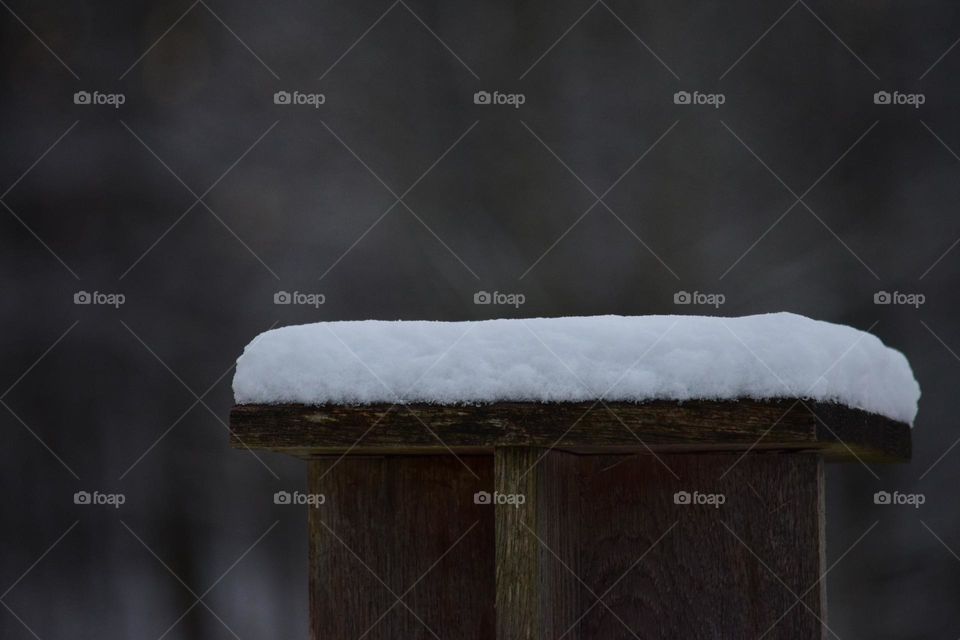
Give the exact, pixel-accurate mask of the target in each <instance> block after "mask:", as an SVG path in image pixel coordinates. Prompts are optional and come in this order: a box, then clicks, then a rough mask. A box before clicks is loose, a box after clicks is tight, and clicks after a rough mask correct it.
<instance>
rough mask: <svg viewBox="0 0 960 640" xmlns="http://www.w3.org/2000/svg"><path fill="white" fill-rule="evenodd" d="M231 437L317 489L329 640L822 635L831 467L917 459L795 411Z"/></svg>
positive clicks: (502, 407)
mask: <svg viewBox="0 0 960 640" xmlns="http://www.w3.org/2000/svg"><path fill="white" fill-rule="evenodd" d="M424 424H427V425H429V429H424V428H423V425H424ZM371 425H373V426H372V427H371ZM231 428H232V433H231V442H232V444H233V445H234V446H236V447H255V448H262V449H268V450H272V451H282V452H286V453H290V454H293V455H297V456H300V457H303V458H306V459H307V460H308V461H309V490H310V492H312V493H322V494H324V497H325V502H324V504H323V505H322V506H320V507H318V508H310V510H309V526H310V556H309V562H310V587H309V588H310V621H311V622H310V624H311V637H312V638H314V639H320V638H323V639H324V640H357V639H358V638H370V639H376V640H387V639H389V640H393V639H396V640H407V639H409V638H418V639H419V638H467V639H471V640H472V639H476V640H480V639H484V640H490V639H492V638H496V639H497V640H558V639H561V638H563V639H567V640H606V639H608V638H634V637H636V638H647V637H658V638H678V639H679V638H682V639H688V638H692V639H708V638H710V639H712V638H741V637H753V638H757V637H763V638H765V639H776V638H783V639H790V640H793V639H805V640H813V639H817V640H822V639H823V638H825V637H826V636H827V635H828V626H827V624H828V620H827V617H826V606H825V587H824V583H823V581H822V575H823V571H824V550H825V541H824V531H825V521H824V511H823V500H824V475H823V462H824V461H825V460H826V461H839V462H842V461H849V460H853V459H859V460H858V462H890V461H902V460H906V459H909V457H910V429H909V426H908V425H905V424H901V423H898V422H895V421H892V420H888V419H886V418H883V417H880V416H876V415H872V414H868V413H865V412H863V411H859V410H856V409H850V408H848V407H842V406H838V405H829V404H818V403H804V402H800V401H791V400H785V401H770V402H755V401H748V400H744V401H740V402H689V403H685V404H682V405H678V404H677V403H665V402H651V403H646V404H639V405H638V404H616V403H611V404H610V406H609V408H607V407H602V408H591V406H590V405H584V404H582V403H576V404H556V405H549V404H538V403H498V404H495V405H485V406H478V407H459V406H458V407H454V406H435V405H416V406H409V407H405V408H404V409H403V410H395V408H394V407H386V406H373V407H370V406H366V407H341V406H331V407H304V406H297V405H287V406H262V407H261V406H239V407H235V408H234V410H233V412H232V413H231Z"/></svg>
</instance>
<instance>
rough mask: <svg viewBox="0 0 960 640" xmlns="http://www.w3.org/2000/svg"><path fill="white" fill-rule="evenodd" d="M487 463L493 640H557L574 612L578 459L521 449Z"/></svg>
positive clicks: (499, 452) (501, 451)
mask: <svg viewBox="0 0 960 640" xmlns="http://www.w3.org/2000/svg"><path fill="white" fill-rule="evenodd" d="M494 458H495V471H494V477H495V486H496V491H497V493H496V494H495V497H494V502H497V498H499V503H497V504H495V509H496V536H497V538H496V541H497V545H496V563H497V596H496V603H497V605H496V610H497V635H496V637H497V640H547V639H550V640H552V639H554V638H558V637H560V636H561V635H562V634H564V632H566V631H567V630H568V629H570V626H571V624H573V623H574V622H575V617H576V616H577V614H578V612H579V608H580V599H579V595H580V585H579V583H578V581H577V577H576V572H577V571H578V570H579V566H578V557H579V552H580V542H579V533H580V528H579V522H580V518H579V511H578V508H579V503H580V500H579V486H580V484H579V465H580V462H579V459H578V457H577V456H574V455H571V454H567V453H562V452H559V451H548V450H541V449H533V448H528V447H498V448H497V449H496V451H495V453H494ZM521 499H522V503H521ZM566 637H567V638H570V640H578V638H579V634H578V633H577V632H576V630H574V631H572V632H571V633H569V634H567V635H566Z"/></svg>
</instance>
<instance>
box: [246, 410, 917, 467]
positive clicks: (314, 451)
mask: <svg viewBox="0 0 960 640" xmlns="http://www.w3.org/2000/svg"><path fill="white" fill-rule="evenodd" d="M230 426H231V434H230V439H231V444H232V445H233V446H235V447H238V448H243V447H249V448H252V449H268V450H271V451H280V452H285V453H289V454H292V455H300V456H311V455H318V454H320V455H323V454H337V453H344V452H349V453H351V454H371V453H373V454H390V453H396V454H418V453H419V454H440V453H449V451H450V450H452V451H455V452H457V453H461V454H468V453H492V452H493V448H494V447H498V446H529V447H551V448H555V449H558V450H562V451H570V452H574V453H610V452H624V453H627V452H645V451H649V450H648V447H649V449H652V450H654V451H657V452H669V451H683V452H690V451H698V452H701V451H743V450H746V449H753V450H756V451H763V450H793V451H816V452H819V453H820V454H822V455H823V456H824V457H825V458H826V459H827V460H852V459H855V458H860V459H861V460H863V461H866V462H896V461H903V460H909V459H910V455H911V442H910V428H909V426H908V425H906V424H904V423H900V422H896V421H894V420H890V419H888V418H885V417H882V416H878V415H875V414H871V413H867V412H865V411H861V410H859V409H851V408H849V407H845V406H842V405H836V404H828V403H816V402H808V401H804V402H800V401H798V400H790V399H787V400H771V401H754V400H741V401H736V402H733V401H726V402H725V401H691V402H684V403H677V402H667V401H657V402H647V403H642V404H634V403H623V402H617V403H613V402H611V403H605V404H604V403H590V402H587V403H551V404H544V403H521V402H501V403H495V404H488V405H477V406H452V405H425V404H414V405H393V406H389V405H367V406H339V405H338V406H316V407H311V406H305V405H238V406H235V407H234V408H233V410H232V411H231V413H230Z"/></svg>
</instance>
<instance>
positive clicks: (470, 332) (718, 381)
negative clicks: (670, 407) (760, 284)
mask: <svg viewBox="0 0 960 640" xmlns="http://www.w3.org/2000/svg"><path fill="white" fill-rule="evenodd" d="M233 391H234V396H235V399H236V402H237V403H238V404H253V403H263V404H278V403H288V402H289V403H303V404H326V403H333V404H370V403H381V402H385V403H407V402H432V403H450V404H463V403H486V402H496V401H501V400H518V401H520V400H528V401H542V402H557V401H584V400H595V399H598V398H603V399H605V400H608V401H644V400H653V399H671V400H693V399H737V398H754V399H763V398H782V397H801V398H809V399H813V400H821V401H832V402H838V403H841V404H845V405H848V406H851V407H857V408H860V409H864V410H866V411H869V412H872V413H878V414H881V415H884V416H887V417H889V418H892V419H894V420H899V421H902V422H907V423H910V424H912V423H913V419H914V417H915V416H916V413H917V399H918V398H919V397H920V387H919V385H918V384H917V381H916V380H915V379H914V377H913V372H912V371H911V370H910V365H909V363H908V362H907V359H906V358H905V357H904V356H903V354H902V353H900V352H899V351H896V350H894V349H890V348H888V347H885V346H884V345H883V343H882V342H881V341H880V340H879V339H878V338H877V337H875V336H873V335H871V334H869V333H865V332H863V331H859V330H857V329H853V328H851V327H847V326H843V325H836V324H831V323H829V322H820V321H817V320H811V319H810V318H806V317H804V316H799V315H795V314H792V313H772V314H767V315H756V316H745V317H742V318H720V317H704V316H636V317H622V316H595V317H585V318H531V319H521V320H484V321H478V322H432V321H396V322H389V321H378V320H365V321H351V322H320V323H316V324H308V325H300V326H292V327H284V328H281V329H274V330H272V331H267V332H266V333H263V334H261V335H260V336H258V337H257V338H256V339H255V340H254V341H253V342H251V343H250V344H249V345H248V346H247V348H246V349H245V350H244V352H243V355H242V356H240V358H239V359H238V360H237V371H236V375H235V376H234V379H233Z"/></svg>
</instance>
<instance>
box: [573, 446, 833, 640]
mask: <svg viewBox="0 0 960 640" xmlns="http://www.w3.org/2000/svg"><path fill="white" fill-rule="evenodd" d="M739 457H740V456H738V455H733V454H709V455H701V454H698V455H661V456H660V460H659V461H658V459H657V458H656V457H654V456H651V455H641V456H629V457H622V456H621V457H613V456H596V457H589V458H584V459H583V461H584V462H583V464H584V468H583V474H582V477H583V487H582V492H583V500H582V503H581V509H582V523H583V529H582V532H581V557H580V570H581V578H582V579H583V580H584V582H585V583H586V584H587V585H588V586H589V587H590V588H591V589H593V591H594V592H596V593H597V594H598V595H601V596H603V598H602V600H603V604H596V602H597V600H596V598H594V597H592V596H591V595H588V593H586V592H583V593H582V594H581V595H582V603H583V611H584V612H585V613H584V615H583V619H582V622H581V639H582V640H601V639H604V640H605V639H608V638H631V637H635V636H636V637H640V638H678V639H679V638H683V639H691V638H692V639H697V638H703V639H708V638H709V639H713V638H757V637H760V636H761V635H763V634H766V635H763V637H764V638H765V639H769V640H773V639H777V638H783V639H789V640H796V639H813V638H818V639H819V638H824V637H826V629H825V628H824V627H823V626H822V625H821V622H820V620H818V619H817V616H819V618H820V619H822V620H826V613H825V606H824V599H823V592H824V587H823V584H822V583H820V584H817V580H819V578H820V575H821V573H822V571H823V569H824V567H823V564H824V562H823V548H824V541H823V472H822V462H821V461H820V459H819V458H818V457H817V456H815V455H811V454H759V453H758V454H749V455H747V456H744V457H743V458H742V459H741V460H740V461H739V462H737V460H738V458H739ZM735 463H736V464H735ZM731 467H732V468H731ZM673 474H676V476H677V477H674V475H673ZM682 491H685V492H687V494H689V495H690V504H682V502H684V500H683V498H681V499H680V502H681V504H677V502H676V500H675V498H674V495H675V494H676V493H677V492H682ZM694 492H697V493H696V494H695V493H694ZM714 495H723V496H724V500H725V501H724V503H723V504H722V505H720V506H719V507H715V506H714V505H711V504H696V502H697V500H698V498H699V499H700V500H709V499H711V498H707V496H714ZM671 527H672V528H671ZM764 565H766V566H764ZM781 580H782V582H783V583H782V584H781V582H780V581H781ZM815 584H816V586H814V585H815ZM784 585H786V586H784ZM811 587H812V588H811ZM788 588H789V589H790V590H792V591H793V592H794V593H796V594H797V595H798V596H799V595H801V594H804V592H807V593H806V594H805V595H804V596H803V598H802V599H803V602H804V603H805V604H806V605H807V606H808V607H809V608H810V610H807V609H806V608H805V607H804V606H803V605H801V604H796V605H795V606H793V607H792V608H791V606H792V605H794V603H795V602H796V598H795V597H794V596H793V595H792V594H791V592H790V591H789V590H788ZM808 589H809V591H808ZM591 607H592V608H591ZM608 607H609V609H608ZM811 611H812V613H811ZM781 616H782V619H781ZM618 617H619V620H618ZM778 619H779V621H778Z"/></svg>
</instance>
